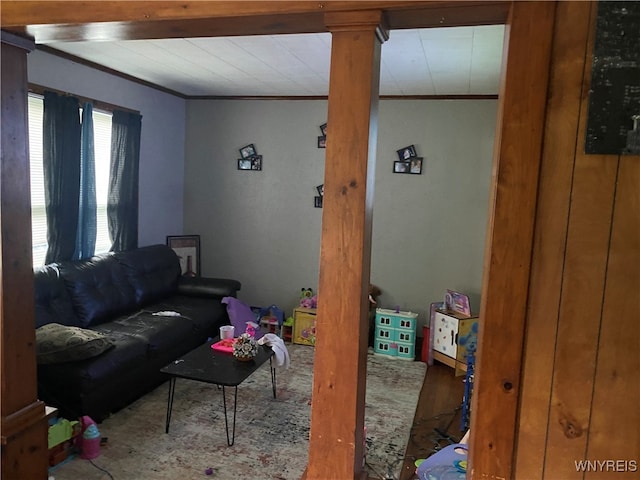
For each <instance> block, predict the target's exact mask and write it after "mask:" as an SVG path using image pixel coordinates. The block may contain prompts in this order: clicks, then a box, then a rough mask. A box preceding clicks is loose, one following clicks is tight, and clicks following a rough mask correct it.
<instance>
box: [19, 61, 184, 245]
mask: <svg viewBox="0 0 640 480" xmlns="http://www.w3.org/2000/svg"><path fill="white" fill-rule="evenodd" d="M27 65H28V77H29V82H30V83H34V84H37V85H41V86H45V87H49V88H52V89H55V90H60V91H64V92H68V93H71V94H75V95H79V96H83V97H87V98H91V99H94V100H99V101H102V102H106V103H110V104H114V105H117V106H121V107H125V108H128V109H132V110H138V111H139V112H140V114H141V115H142V134H141V139H140V190H139V195H140V198H139V205H140V208H139V229H138V243H139V245H140V246H143V245H151V244H154V243H165V241H166V236H167V235H180V234H182V233H183V231H182V225H183V216H182V213H183V188H184V143H185V131H184V129H185V100H184V99H182V98H179V97H176V96H174V95H170V94H167V93H164V92H161V91H159V90H156V89H153V88H149V87H145V86H143V85H141V84H138V83H135V82H131V81H128V80H125V79H123V78H120V77H117V76H114V75H110V74H107V73H104V72H101V71H99V70H95V69H93V68H89V67H87V66H84V65H82V64H79V63H76V62H72V61H70V60H66V59H63V58H60V57H57V56H55V55H50V54H48V53H44V52H41V51H38V50H35V51H33V52H31V53H30V54H29V55H28V64H27Z"/></svg>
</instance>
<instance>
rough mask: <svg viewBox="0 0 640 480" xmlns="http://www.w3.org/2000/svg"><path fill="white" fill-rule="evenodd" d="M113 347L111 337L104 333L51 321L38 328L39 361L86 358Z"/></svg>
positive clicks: (65, 360) (37, 352)
mask: <svg viewBox="0 0 640 480" xmlns="http://www.w3.org/2000/svg"><path fill="white" fill-rule="evenodd" d="M111 347H113V342H112V341H111V339H110V338H109V337H108V336H107V335H104V334H102V333H99V332H94V331H92V330H85V329H83V328H78V327H69V326H67V325H60V324H59V323H49V324H47V325H43V326H42V327H40V328H38V329H36V354H37V359H38V363H40V364H51V363H63V362H73V361H76V360H84V359H86V358H92V357H96V356H98V355H100V354H101V353H103V352H105V351H106V350H108V349H110V348H111Z"/></svg>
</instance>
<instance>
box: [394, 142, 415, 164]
mask: <svg viewBox="0 0 640 480" xmlns="http://www.w3.org/2000/svg"><path fill="white" fill-rule="evenodd" d="M396 153H397V154H398V159H399V160H400V161H401V162H406V161H407V160H409V159H410V158H411V157H417V155H416V147H415V146H414V145H409V146H408V147H404V148H401V149H400V150H396Z"/></svg>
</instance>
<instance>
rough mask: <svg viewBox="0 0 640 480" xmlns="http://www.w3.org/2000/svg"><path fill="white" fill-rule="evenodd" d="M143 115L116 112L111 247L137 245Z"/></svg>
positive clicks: (110, 202)
mask: <svg viewBox="0 0 640 480" xmlns="http://www.w3.org/2000/svg"><path fill="white" fill-rule="evenodd" d="M141 130H142V116H141V115H139V114H137V113H131V112H122V111H119V110H116V111H114V112H113V118H112V127H111V167H110V172H109V198H108V201H107V216H108V220H109V236H110V237H111V241H112V245H111V250H112V251H115V252H118V251H122V250H130V249H133V248H137V246H138V165H139V160H140V132H141Z"/></svg>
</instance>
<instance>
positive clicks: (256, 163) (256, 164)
mask: <svg viewBox="0 0 640 480" xmlns="http://www.w3.org/2000/svg"><path fill="white" fill-rule="evenodd" d="M250 160H251V170H262V155H254V156H253V157H251V158H250Z"/></svg>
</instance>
